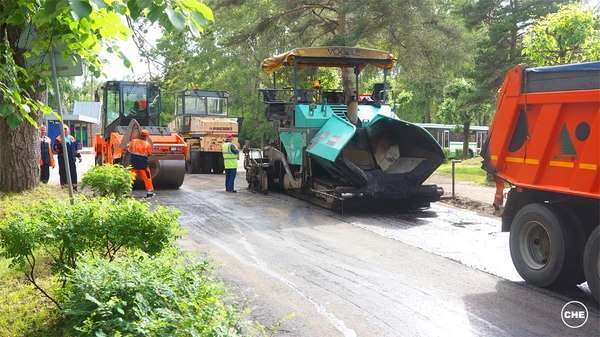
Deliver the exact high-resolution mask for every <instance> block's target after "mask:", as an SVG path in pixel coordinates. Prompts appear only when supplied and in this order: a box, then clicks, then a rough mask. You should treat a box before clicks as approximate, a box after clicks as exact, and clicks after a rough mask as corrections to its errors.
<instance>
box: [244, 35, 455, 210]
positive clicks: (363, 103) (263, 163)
mask: <svg viewBox="0 0 600 337" xmlns="http://www.w3.org/2000/svg"><path fill="white" fill-rule="evenodd" d="M395 61H396V57H394V56H393V55H392V54H390V53H388V52H385V51H379V50H373V49H364V48H349V47H319V48H298V49H294V50H292V51H290V52H287V53H284V54H281V55H277V56H274V57H272V58H269V59H266V60H264V61H263V63H262V67H263V71H264V72H265V73H267V74H271V73H275V71H276V70H277V69H279V68H280V67H283V66H288V67H292V68H293V74H294V86H293V88H291V89H270V88H266V89H259V100H261V101H262V102H263V103H265V104H266V110H265V116H266V118H267V119H268V120H269V121H271V122H272V123H273V126H274V129H275V133H276V135H277V139H276V140H275V141H274V142H273V143H272V144H271V145H269V146H267V147H265V148H264V149H252V148H250V147H249V144H247V145H246V146H245V147H244V153H245V159H244V166H245V169H246V172H247V174H246V180H247V181H248V184H249V186H250V188H252V189H254V190H258V191H263V192H264V191H266V190H267V189H284V190H286V191H287V192H288V193H290V194H292V195H295V196H298V197H300V198H305V199H309V200H310V201H312V202H315V203H317V204H320V205H322V206H326V207H330V208H338V209H339V208H343V207H344V204H345V205H347V206H346V207H348V206H350V205H352V204H355V205H363V206H366V205H386V206H387V207H392V208H408V209H410V208H419V207H427V206H429V204H430V202H432V201H437V200H439V199H440V196H441V194H442V193H443V190H442V189H441V188H439V187H437V186H435V185H423V182H424V181H425V180H426V179H427V178H428V177H429V176H430V175H431V174H432V173H433V172H434V171H435V170H436V169H437V168H438V167H439V165H441V164H442V162H443V161H444V153H443V151H442V149H441V147H440V145H439V144H438V143H437V142H436V140H435V139H434V138H433V137H432V136H431V135H430V134H429V133H428V132H427V131H426V130H424V129H423V128H421V127H419V126H417V125H415V124H412V123H409V122H405V121H402V120H400V119H399V118H398V117H397V116H396V115H395V113H393V112H392V110H391V108H390V105H389V104H388V96H389V92H390V90H389V88H386V85H385V82H386V77H387V74H388V70H389V69H391V68H392V66H393V64H394V62H395ZM366 66H375V67H377V68H380V69H382V70H383V75H384V76H383V78H384V81H383V83H380V84H376V85H375V87H374V88H373V90H372V94H371V95H370V96H369V97H364V95H363V97H362V99H361V100H360V101H359V100H357V99H355V97H359V96H358V95H357V94H356V93H358V92H360V91H359V86H358V83H359V79H360V76H359V75H360V73H361V71H362V70H363V69H364V68H365V67H366ZM302 67H338V68H349V69H351V70H353V72H354V75H355V76H354V77H355V78H354V83H353V84H354V88H353V92H354V93H353V94H352V95H350V94H349V95H344V92H343V90H331V89H327V88H321V85H320V81H318V79H315V78H313V79H305V78H302V79H300V78H298V77H299V73H300V69H301V68H302ZM302 73H304V72H302ZM313 73H314V72H313ZM274 82H275V81H274ZM300 83H307V84H306V85H305V86H303V85H301V84H300ZM347 96H350V97H347ZM350 207H354V206H350Z"/></svg>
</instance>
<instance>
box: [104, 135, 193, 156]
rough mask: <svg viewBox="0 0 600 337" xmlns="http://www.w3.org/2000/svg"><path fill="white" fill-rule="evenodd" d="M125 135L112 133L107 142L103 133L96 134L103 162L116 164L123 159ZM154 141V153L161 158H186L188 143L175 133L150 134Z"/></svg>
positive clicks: (151, 139) (152, 141)
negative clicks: (122, 145)
mask: <svg viewBox="0 0 600 337" xmlns="http://www.w3.org/2000/svg"><path fill="white" fill-rule="evenodd" d="M123 137H124V135H123V134H121V133H118V132H113V133H111V134H110V140H109V141H108V142H106V141H105V140H104V138H103V137H102V134H100V133H97V134H96V154H102V156H103V163H105V164H114V163H116V162H119V161H120V160H121V157H122V155H123V152H124V151H125V149H122V148H121V141H122V140H123ZM149 138H150V141H151V143H152V155H154V156H156V157H157V159H161V160H170V159H173V160H185V153H186V151H187V144H186V143H185V141H184V140H183V138H181V137H180V136H179V135H177V134H175V133H171V134H167V135H150V136H149Z"/></svg>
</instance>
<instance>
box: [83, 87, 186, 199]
mask: <svg viewBox="0 0 600 337" xmlns="http://www.w3.org/2000/svg"><path fill="white" fill-rule="evenodd" d="M96 100H97V101H101V102H102V114H101V128H102V129H101V133H97V134H96V135H95V146H94V152H95V156H96V165H103V164H121V165H123V166H127V165H129V156H128V153H127V152H126V151H125V149H126V148H127V144H128V143H129V141H130V140H131V139H134V138H136V137H137V136H138V135H139V134H140V132H141V131H142V130H143V129H144V130H148V132H149V134H150V135H149V141H150V143H151V144H152V154H151V155H150V157H149V163H150V171H151V173H152V183H153V185H154V187H155V188H164V189H169V188H179V187H180V186H181V185H182V184H183V179H184V178H185V153H186V151H187V145H186V143H185V141H184V140H183V139H182V138H181V137H180V136H179V135H177V134H176V133H174V132H171V130H170V129H169V128H168V127H164V126H160V112H161V105H160V89H159V88H158V86H156V85H155V84H153V83H145V82H130V81H108V82H106V83H105V84H104V85H103V86H102V87H101V89H100V90H98V91H96ZM138 180H140V179H138ZM137 185H139V182H136V186H137Z"/></svg>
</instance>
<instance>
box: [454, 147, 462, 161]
mask: <svg viewBox="0 0 600 337" xmlns="http://www.w3.org/2000/svg"><path fill="white" fill-rule="evenodd" d="M454 159H463V150H462V149H456V151H455V152H454Z"/></svg>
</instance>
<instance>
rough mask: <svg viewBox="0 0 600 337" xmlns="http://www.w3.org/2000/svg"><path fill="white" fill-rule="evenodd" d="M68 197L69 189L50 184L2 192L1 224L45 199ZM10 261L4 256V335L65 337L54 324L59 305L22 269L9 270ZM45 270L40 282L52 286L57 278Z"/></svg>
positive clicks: (0, 328)
mask: <svg viewBox="0 0 600 337" xmlns="http://www.w3.org/2000/svg"><path fill="white" fill-rule="evenodd" d="M66 197H68V194H67V193H66V192H65V191H63V190H61V189H60V188H58V187H54V186H48V185H40V186H39V187H38V188H35V189H33V190H31V191H26V192H22V193H0V203H1V204H2V207H0V226H2V221H4V220H6V219H8V218H10V217H11V216H12V215H14V214H17V213H20V214H27V213H28V212H29V211H30V210H31V209H33V206H35V205H37V204H38V203H39V202H40V201H42V200H52V199H62V198H66ZM43 260H44V259H43V258H42V261H37V263H44V261H43ZM9 263H10V262H9V260H7V259H4V258H0V336H6V337H11V336H36V337H37V336H39V337H46V336H47V337H50V336H58V337H60V336H62V335H63V334H62V333H61V329H60V327H57V326H54V322H56V321H58V320H57V319H58V318H59V317H60V315H61V314H60V312H59V311H58V309H57V308H56V306H54V304H53V303H52V302H50V300H48V299H47V298H45V297H44V296H43V295H42V294H41V293H40V292H39V291H37V290H36V289H35V288H34V287H33V286H32V285H31V284H29V283H27V282H26V281H25V275H24V274H23V272H22V271H19V270H15V269H9V268H8V265H9ZM43 269H45V270H46V271H47V273H44V274H42V275H39V278H38V279H37V282H38V283H39V284H40V285H41V286H42V287H43V288H45V289H48V288H51V285H52V284H53V283H54V281H53V277H52V276H51V275H50V272H49V269H50V268H49V267H48V268H43Z"/></svg>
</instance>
